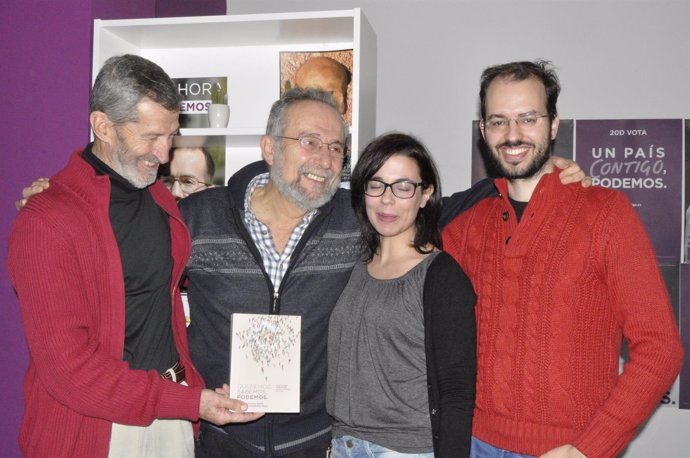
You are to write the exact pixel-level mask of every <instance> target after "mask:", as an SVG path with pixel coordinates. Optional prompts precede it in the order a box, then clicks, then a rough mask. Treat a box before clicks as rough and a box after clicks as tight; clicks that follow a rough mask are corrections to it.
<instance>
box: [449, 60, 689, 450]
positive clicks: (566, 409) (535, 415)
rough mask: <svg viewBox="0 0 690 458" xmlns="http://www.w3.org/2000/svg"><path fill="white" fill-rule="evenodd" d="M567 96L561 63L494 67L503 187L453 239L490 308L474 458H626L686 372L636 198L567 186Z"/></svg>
mask: <svg viewBox="0 0 690 458" xmlns="http://www.w3.org/2000/svg"><path fill="white" fill-rule="evenodd" d="M559 91H560V86H559V83H558V79H557V76H556V74H555V72H554V71H553V69H552V68H551V67H550V65H549V63H548V62H543V61H537V62H534V63H532V62H515V63H509V64H505V65H499V66H495V67H490V68H488V69H486V70H485V71H484V73H483V74H482V78H481V90H480V101H481V121H480V129H481V132H482V136H483V137H484V140H485V142H486V144H487V146H488V149H489V150H490V156H491V157H492V159H493V161H495V163H496V165H497V166H498V167H499V170H501V171H502V175H503V177H504V178H500V179H497V180H495V185H496V187H497V189H498V190H499V195H498V196H497V197H491V198H487V199H484V200H482V201H480V202H479V203H478V204H477V205H475V206H474V207H473V208H472V209H471V210H469V211H467V212H465V213H463V214H461V215H460V216H458V217H457V218H456V219H454V220H453V221H452V222H451V223H450V224H449V225H448V226H447V227H446V229H445V230H444V233H443V243H444V248H445V249H446V250H447V251H448V252H449V253H451V254H452V255H453V256H454V257H455V258H456V259H457V260H458V262H459V263H460V264H461V265H462V267H463V269H464V270H465V272H467V274H468V275H469V277H470V279H471V280H472V283H473V285H474V288H475V290H476V293H477V298H478V299H477V334H478V346H477V357H478V374H477V400H476V407H475V412H474V424H473V436H474V437H473V451H472V453H473V456H475V457H493V456H511V455H510V453H515V454H520V456H542V457H548V458H556V457H582V456H587V457H590V458H593V457H613V456H615V455H616V454H617V453H618V452H619V451H620V450H621V449H622V448H623V447H625V446H626V444H628V442H630V440H631V439H632V438H633V437H634V435H635V432H636V430H637V428H638V427H639V426H640V424H641V423H642V422H643V421H644V420H645V419H646V418H647V417H648V416H649V415H650V413H651V412H652V411H653V410H654V408H655V407H656V406H657V405H658V404H659V400H660V399H661V397H662V395H663V394H664V393H665V392H666V390H667V389H668V387H669V386H670V385H671V383H672V382H673V381H674V379H675V377H676V376H677V374H678V372H679V370H680V365H681V360H682V349H681V344H680V339H679V336H678V330H677V325H676V322H675V319H674V316H673V312H672V310H671V306H670V303H669V299H668V295H667V293H666V289H665V286H664V283H663V280H662V278H661V275H660V273H659V269H658V266H657V262H656V258H655V255H654V251H653V249H652V246H651V244H650V241H649V239H648V237H647V235H646V233H645V230H644V228H643V227H642V225H641V223H640V221H639V219H638V217H637V215H636V213H635V211H634V209H633V208H632V206H631V205H630V202H629V201H628V200H627V199H626V197H625V196H624V195H623V194H622V193H620V192H616V191H612V190H609V189H606V188H600V187H590V188H583V187H581V186H579V185H563V184H561V183H560V181H559V180H558V174H557V173H556V172H558V170H557V169H554V168H553V166H552V165H550V162H549V161H547V159H548V158H549V156H550V155H551V141H552V140H553V139H554V138H555V137H556V134H557V132H558V124H559V117H558V113H557V111H556V101H557V99H558V94H559ZM622 338H625V339H626V341H627V343H628V348H629V350H630V358H629V360H628V362H626V364H625V365H624V368H623V372H622V373H621V374H619V371H618V367H619V363H618V361H619V353H620V347H621V341H622ZM506 453H507V454H506Z"/></svg>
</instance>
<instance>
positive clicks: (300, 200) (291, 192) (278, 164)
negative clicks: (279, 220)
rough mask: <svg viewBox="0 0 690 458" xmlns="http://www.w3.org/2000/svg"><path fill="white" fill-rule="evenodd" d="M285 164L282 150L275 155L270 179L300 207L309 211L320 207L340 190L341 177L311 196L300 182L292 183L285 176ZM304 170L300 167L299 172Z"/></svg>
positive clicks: (286, 196) (290, 200)
mask: <svg viewBox="0 0 690 458" xmlns="http://www.w3.org/2000/svg"><path fill="white" fill-rule="evenodd" d="M283 164H284V161H283V152H282V151H281V152H279V153H278V154H276V155H275V162H274V163H273V165H272V166H271V169H270V171H269V172H270V179H271V181H272V182H273V184H274V185H275V187H276V188H277V189H278V191H280V193H281V194H282V195H283V196H285V198H286V199H287V200H288V201H289V202H291V203H293V204H294V205H296V206H297V207H299V208H302V209H304V210H307V211H309V210H315V209H317V208H320V207H322V206H324V205H325V204H327V203H328V202H329V201H330V200H331V199H332V198H333V196H334V195H335V193H336V192H337V191H338V187H339V186H340V179H338V180H337V181H336V182H335V183H333V186H332V187H331V188H327V189H325V190H324V192H323V193H321V194H319V195H318V196H316V197H310V196H308V195H307V194H306V193H305V192H304V191H303V190H302V188H300V186H299V183H290V182H288V181H287V180H286V179H285V177H283ZM302 172H303V170H302V168H300V170H299V173H300V174H301V173H302Z"/></svg>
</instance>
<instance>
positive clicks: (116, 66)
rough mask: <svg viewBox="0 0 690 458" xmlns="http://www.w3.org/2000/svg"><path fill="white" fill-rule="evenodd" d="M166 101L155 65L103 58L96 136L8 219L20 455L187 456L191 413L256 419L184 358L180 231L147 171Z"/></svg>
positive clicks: (164, 142) (163, 133)
mask: <svg viewBox="0 0 690 458" xmlns="http://www.w3.org/2000/svg"><path fill="white" fill-rule="evenodd" d="M178 105H179V101H178V97H177V91H176V89H175V86H174V83H173V82H172V81H171V80H170V78H169V77H168V75H166V74H165V72H164V71H163V70H162V69H161V68H160V67H158V66H157V65H156V64H154V63H152V62H150V61H148V60H146V59H143V58H141V57H138V56H131V55H126V56H119V57H113V58H111V59H109V60H108V61H107V62H106V63H105V65H104V66H103V68H102V70H101V71H100V72H99V74H98V77H97V78H96V82H95V84H94V88H93V91H92V95H91V100H90V116H89V121H90V124H91V128H92V130H93V133H94V137H95V140H94V142H93V143H92V144H90V145H88V146H87V147H86V148H85V150H84V151H83V152H78V153H75V154H74V155H73V156H72V157H71V159H70V161H69V163H68V165H67V167H65V168H64V169H63V170H62V171H60V172H59V173H58V174H57V175H55V176H54V177H53V178H52V180H51V186H50V188H49V189H48V190H46V191H45V192H43V193H41V195H39V196H36V197H35V198H33V199H31V202H29V203H28V204H27V205H26V207H25V208H24V209H23V210H22V212H20V213H19V215H18V217H17V220H16V222H15V224H14V227H13V229H12V233H11V235H10V240H9V257H8V259H9V261H8V263H9V269H8V270H9V273H10V277H11V280H12V284H13V285H14V288H15V290H16V292H17V295H18V297H19V303H20V306H21V310H22V317H23V320H24V329H25V334H26V340H27V344H28V346H29V354H30V358H29V367H28V370H27V373H26V377H25V380H24V393H25V398H26V411H25V415H24V419H23V422H22V427H21V432H20V445H21V448H22V451H23V453H24V455H26V456H41V457H46V456H50V457H63V456H64V457H68V456H69V457H82V456H83V457H97V456H108V455H110V456H127V457H129V456H150V455H155V456H166V457H170V456H180V457H181V456H188V457H191V456H193V454H194V438H193V431H192V422H195V421H197V420H198V419H199V418H202V419H205V420H208V421H211V422H213V423H215V424H218V425H222V424H225V423H228V422H244V421H249V420H253V419H256V418H258V417H259V416H260V414H246V413H242V411H243V410H245V409H246V405H245V404H244V403H243V402H241V401H238V400H233V399H229V398H228V397H227V395H226V394H222V393H219V392H218V393H217V392H214V391H212V390H209V389H204V384H203V381H202V379H201V377H200V375H199V373H198V372H197V370H196V369H195V368H194V366H193V365H192V363H191V361H190V357H189V351H188V348H187V337H186V332H185V321H184V314H183V311H182V303H181V300H180V295H179V290H178V288H177V284H178V282H179V279H180V276H181V275H182V271H183V269H184V267H185V264H186V262H187V258H188V257H189V253H190V241H189V240H190V238H189V233H188V230H187V228H186V226H185V225H184V223H183V222H182V218H181V216H180V213H179V210H178V209H177V205H176V203H175V199H174V198H173V197H172V195H171V194H170V193H169V192H168V190H167V189H166V188H165V186H164V185H163V184H162V183H160V182H156V173H157V171H158V166H159V164H161V163H165V162H167V161H168V151H169V149H170V146H171V139H172V136H173V135H174V134H175V133H176V132H177V130H178V126H179V124H178V110H179V108H178ZM218 391H221V390H218Z"/></svg>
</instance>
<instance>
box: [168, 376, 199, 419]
mask: <svg viewBox="0 0 690 458" xmlns="http://www.w3.org/2000/svg"><path fill="white" fill-rule="evenodd" d="M163 385H164V387H163V389H162V390H161V393H160V396H161V397H160V404H159V408H158V415H156V417H157V418H181V419H185V420H190V421H197V420H198V419H199V405H200V402H201V390H202V389H203V388H202V387H188V386H186V385H181V384H179V383H171V382H164V383H163Z"/></svg>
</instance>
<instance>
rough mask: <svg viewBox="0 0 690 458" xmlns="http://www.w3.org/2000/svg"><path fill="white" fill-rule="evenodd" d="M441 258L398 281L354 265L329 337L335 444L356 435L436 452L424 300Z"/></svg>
mask: <svg viewBox="0 0 690 458" xmlns="http://www.w3.org/2000/svg"><path fill="white" fill-rule="evenodd" d="M436 254H437V253H432V254H431V255H429V256H427V257H426V259H424V260H423V261H422V262H420V263H419V264H418V265H417V266H415V267H414V268H412V269H411V270H410V271H409V272H407V273H406V274H405V275H403V276H402V277H400V278H396V279H392V280H378V279H375V278H373V277H372V276H370V275H369V273H368V271H367V265H366V263H365V262H359V263H357V264H356V265H355V268H354V270H353V272H352V276H351V277H350V281H349V282H348V284H347V287H346V288H345V290H344V291H343V293H342V295H341V296H340V299H339V300H338V303H337V305H336V306H335V309H334V310H333V313H332V314H331V319H330V327H329V331H328V387H327V394H326V408H327V410H328V413H329V414H330V415H331V416H332V417H333V419H334V421H333V437H338V436H343V435H351V436H354V437H357V438H359V439H364V440H367V441H370V442H373V443H376V444H378V445H381V446H384V447H386V448H390V449H392V450H395V451H398V452H402V453H427V452H431V451H432V450H433V444H432V440H431V422H430V419H429V399H428V391H427V374H426V356H425V351H424V310H423V303H422V297H423V296H422V295H423V289H424V279H425V277H426V272H427V268H428V266H429V264H430V263H431V261H432V260H433V259H434V258H435V257H436Z"/></svg>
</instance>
